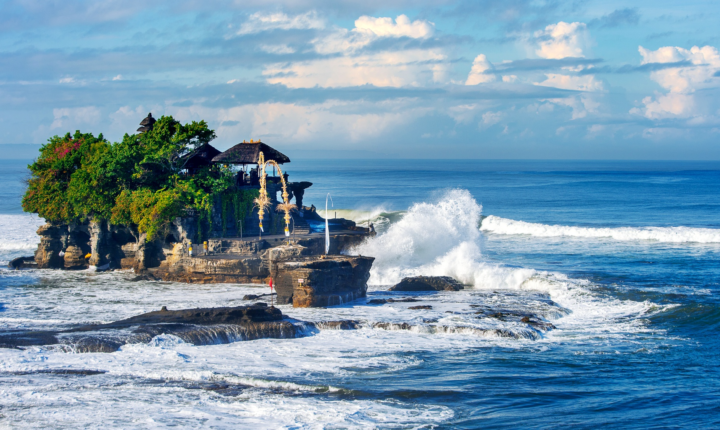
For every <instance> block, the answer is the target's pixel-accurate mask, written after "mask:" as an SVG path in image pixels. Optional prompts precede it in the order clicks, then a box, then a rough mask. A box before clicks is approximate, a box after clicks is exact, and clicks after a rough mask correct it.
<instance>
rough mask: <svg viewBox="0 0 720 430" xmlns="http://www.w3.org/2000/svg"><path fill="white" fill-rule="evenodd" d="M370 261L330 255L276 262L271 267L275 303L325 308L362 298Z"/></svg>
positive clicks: (365, 290) (364, 292) (371, 260)
mask: <svg viewBox="0 0 720 430" xmlns="http://www.w3.org/2000/svg"><path fill="white" fill-rule="evenodd" d="M374 260H375V259H374V258H372V257H356V256H345V255H333V256H325V257H324V258H321V257H316V256H311V257H302V258H299V257H296V258H295V259H293V260H290V261H282V262H278V263H276V264H275V265H274V267H273V273H274V276H273V278H274V279H275V280H276V288H277V294H278V296H277V298H278V303H280V304H290V303H292V305H293V306H294V307H327V306H333V305H340V304H343V303H348V302H351V301H353V300H356V299H359V298H361V297H365V295H366V293H367V281H368V279H369V278H370V267H371V266H372V263H373V261H374Z"/></svg>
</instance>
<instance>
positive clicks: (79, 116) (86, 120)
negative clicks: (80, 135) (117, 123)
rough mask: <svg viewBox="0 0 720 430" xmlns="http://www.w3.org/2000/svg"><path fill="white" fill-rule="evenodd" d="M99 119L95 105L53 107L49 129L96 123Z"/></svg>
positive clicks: (98, 112) (98, 110)
mask: <svg viewBox="0 0 720 430" xmlns="http://www.w3.org/2000/svg"><path fill="white" fill-rule="evenodd" d="M99 121H100V109H98V108H97V107H95V106H85V107H77V108H58V109H53V122H52V124H50V130H55V129H57V128H66V129H69V128H72V127H76V126H78V125H80V124H89V125H92V124H97V123H98V122H99Z"/></svg>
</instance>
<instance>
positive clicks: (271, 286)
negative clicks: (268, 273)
mask: <svg viewBox="0 0 720 430" xmlns="http://www.w3.org/2000/svg"><path fill="white" fill-rule="evenodd" d="M270 291H271V292H272V278H270Z"/></svg>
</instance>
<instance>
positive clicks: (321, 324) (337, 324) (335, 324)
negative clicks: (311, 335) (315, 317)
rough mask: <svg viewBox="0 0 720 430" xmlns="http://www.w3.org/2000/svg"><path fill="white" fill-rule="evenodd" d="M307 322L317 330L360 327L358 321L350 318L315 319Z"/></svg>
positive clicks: (354, 328) (355, 328)
mask: <svg viewBox="0 0 720 430" xmlns="http://www.w3.org/2000/svg"><path fill="white" fill-rule="evenodd" d="M307 324H312V325H313V326H315V328H317V329H319V330H357V329H359V328H360V323H359V322H357V321H352V320H340V321H316V322H312V323H307Z"/></svg>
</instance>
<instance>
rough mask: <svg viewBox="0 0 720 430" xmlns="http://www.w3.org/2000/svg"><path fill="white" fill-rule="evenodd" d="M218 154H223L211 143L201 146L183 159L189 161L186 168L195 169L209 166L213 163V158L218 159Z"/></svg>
mask: <svg viewBox="0 0 720 430" xmlns="http://www.w3.org/2000/svg"><path fill="white" fill-rule="evenodd" d="M218 154H221V152H220V151H219V150H217V149H216V148H215V147H214V146H212V145H210V144H209V143H206V144H204V145H201V146H199V147H197V148H196V149H195V150H194V151H192V152H190V153H189V154H187V155H185V156H184V157H183V158H185V159H187V161H186V162H185V168H186V169H195V168H198V167H200V166H207V165H208V164H210V163H211V162H212V159H213V157H216V156H217V155H218Z"/></svg>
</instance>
